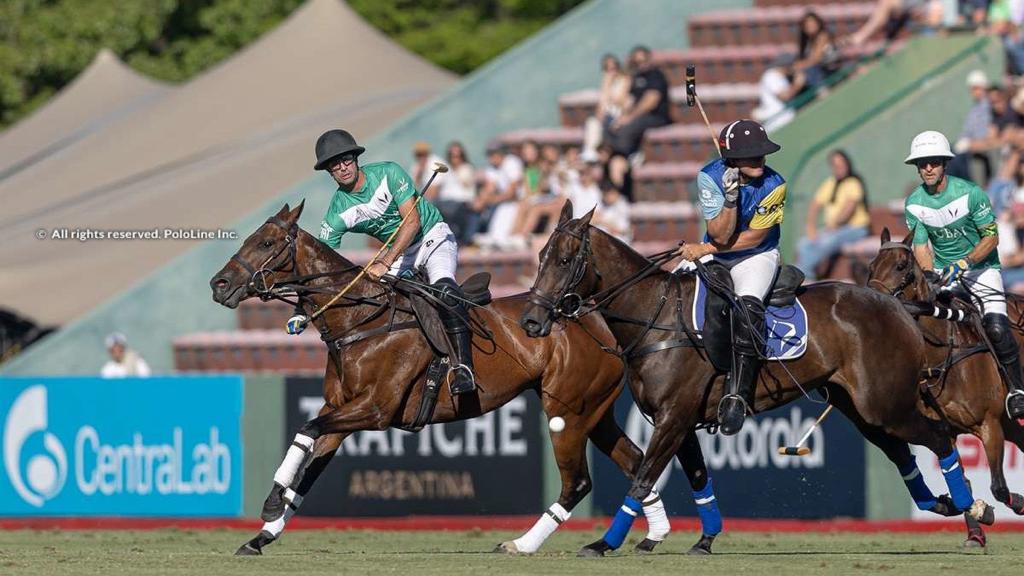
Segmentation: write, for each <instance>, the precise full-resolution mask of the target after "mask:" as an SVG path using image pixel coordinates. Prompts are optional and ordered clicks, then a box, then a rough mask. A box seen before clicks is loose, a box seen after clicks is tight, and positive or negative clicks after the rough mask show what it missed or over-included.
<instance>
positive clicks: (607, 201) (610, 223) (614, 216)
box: [591, 186, 633, 244]
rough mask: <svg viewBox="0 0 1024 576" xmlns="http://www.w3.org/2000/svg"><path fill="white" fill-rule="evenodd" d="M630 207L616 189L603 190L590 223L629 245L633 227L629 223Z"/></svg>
mask: <svg viewBox="0 0 1024 576" xmlns="http://www.w3.org/2000/svg"><path fill="white" fill-rule="evenodd" d="M629 212H630V206H629V201H628V200H626V197H625V196H623V195H622V193H621V192H619V190H618V188H615V187H614V186H608V187H606V188H605V189H604V193H603V195H602V198H601V205H600V206H598V207H597V212H596V213H595V214H594V218H593V220H591V222H592V223H593V224H594V226H597V227H598V228H600V229H601V230H604V231H605V232H607V233H609V234H611V235H612V236H615V237H616V238H618V239H619V240H622V241H623V242H625V243H627V244H629V243H630V242H631V241H632V240H633V227H632V224H631V223H630V221H629Z"/></svg>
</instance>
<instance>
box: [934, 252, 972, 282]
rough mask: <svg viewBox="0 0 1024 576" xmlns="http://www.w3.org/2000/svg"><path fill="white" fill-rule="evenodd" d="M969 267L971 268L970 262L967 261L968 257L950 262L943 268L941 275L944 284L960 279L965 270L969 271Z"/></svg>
mask: <svg viewBox="0 0 1024 576" xmlns="http://www.w3.org/2000/svg"><path fill="white" fill-rule="evenodd" d="M968 268H970V263H969V262H967V259H966V258H961V259H959V260H957V261H956V262H951V263H949V265H947V266H946V267H945V268H943V269H942V274H941V275H940V277H941V278H942V284H943V285H946V286H948V285H950V284H952V283H953V282H955V281H957V280H959V279H960V277H961V276H963V275H964V272H967V269H968Z"/></svg>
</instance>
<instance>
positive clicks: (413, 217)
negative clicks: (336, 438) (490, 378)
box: [313, 130, 476, 394]
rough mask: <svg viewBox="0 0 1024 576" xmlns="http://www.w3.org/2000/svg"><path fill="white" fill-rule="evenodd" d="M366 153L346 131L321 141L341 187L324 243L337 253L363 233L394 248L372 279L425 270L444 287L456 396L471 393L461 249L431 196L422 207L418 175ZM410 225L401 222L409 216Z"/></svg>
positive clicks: (323, 157)
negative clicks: (362, 158) (364, 157)
mask: <svg viewBox="0 0 1024 576" xmlns="http://www.w3.org/2000/svg"><path fill="white" fill-rule="evenodd" d="M365 150H366V149H365V148H363V147H362V146H360V145H358V144H356V141H355V138H353V137H352V135H351V134H349V133H348V132H346V131H345V130H328V131H327V132H324V133H323V134H322V135H321V136H320V138H319V139H317V141H316V164H315V165H314V166H313V168H314V169H316V170H326V171H327V172H328V173H329V174H330V175H331V177H332V178H334V181H335V182H337V184H338V189H337V191H335V192H334V197H333V198H332V199H331V205H330V207H329V208H328V209H327V214H325V215H324V219H323V222H322V223H321V224H320V235H319V238H320V241H321V242H323V243H324V244H327V245H328V246H330V247H331V248H335V249H337V248H338V246H339V245H340V244H341V237H342V236H343V235H344V234H345V233H346V232H359V233H362V234H367V235H369V236H372V237H374V238H376V239H377V240H379V241H381V242H387V241H388V238H390V237H391V234H392V233H393V232H395V230H396V229H397V228H399V226H401V229H399V231H398V233H397V234H396V235H395V238H394V240H393V241H392V242H391V245H390V246H388V247H387V248H386V249H385V250H384V252H383V253H382V254H381V255H380V256H379V257H378V258H377V259H376V260H374V261H373V262H370V263H369V264H368V265H367V266H366V274H367V276H369V277H370V278H372V279H374V280H379V279H380V278H382V277H383V276H384V275H385V274H390V275H392V276H399V277H400V276H404V275H408V274H411V273H412V271H413V270H416V269H423V270H424V271H425V272H426V275H427V279H428V281H429V282H430V283H431V284H432V285H433V286H434V287H435V288H437V292H438V297H439V298H440V299H441V300H443V301H444V303H445V304H446V306H440V307H439V311H440V313H441V320H442V322H443V323H444V328H445V331H446V332H447V333H448V336H449V337H450V339H451V341H452V345H453V347H454V348H455V350H454V352H455V355H456V356H457V358H453V359H452V362H451V365H452V368H451V381H450V382H451V384H450V387H451V392H452V394H465V393H467V392H472V391H473V390H475V388H476V383H475V381H474V378H473V354H472V353H473V348H472V339H473V334H472V332H471V331H470V328H469V313H468V312H467V310H466V305H465V299H464V296H463V294H462V289H461V288H460V287H459V285H458V283H456V282H455V269H456V266H457V265H458V255H459V247H458V245H457V244H456V242H455V235H454V234H453V233H452V231H451V229H450V228H448V225H447V224H445V223H444V220H443V218H442V217H441V213H440V212H439V211H438V210H437V208H436V207H435V206H434V205H433V204H431V203H430V201H428V200H427V199H426V198H421V199H420V200H419V203H418V204H417V202H416V197H417V195H418V194H419V193H418V192H417V191H416V188H415V184H414V183H413V180H412V178H411V177H410V176H409V174H407V173H406V172H405V170H403V169H402V167H401V166H399V165H398V164H395V163H394V162H375V163H373V164H366V165H364V166H361V165H360V164H359V155H360V154H362V153H363V152H365ZM407 216H408V218H407V219H406V222H405V224H401V222H402V219H403V218H406V217H407Z"/></svg>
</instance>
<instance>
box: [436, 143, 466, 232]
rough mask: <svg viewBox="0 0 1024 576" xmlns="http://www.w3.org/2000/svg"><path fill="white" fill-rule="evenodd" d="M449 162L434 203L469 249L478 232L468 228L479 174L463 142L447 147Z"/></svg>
mask: <svg viewBox="0 0 1024 576" xmlns="http://www.w3.org/2000/svg"><path fill="white" fill-rule="evenodd" d="M447 160H448V168H449V172H448V174H446V175H445V179H444V182H443V184H442V185H441V187H440V188H438V190H437V194H436V195H435V197H434V198H433V199H432V200H431V201H432V202H433V203H434V206H437V209H438V210H439V211H440V212H441V215H442V216H444V221H445V222H446V223H447V224H448V226H449V227H451V229H452V232H453V233H454V234H455V238H456V239H457V240H458V242H459V244H463V245H468V244H469V243H470V242H472V240H473V232H475V230H469V229H468V226H467V224H469V223H470V222H469V221H470V217H471V216H470V212H471V211H472V204H473V200H475V199H476V170H474V169H473V165H472V164H470V163H469V158H468V156H467V155H466V148H465V147H464V146H463V145H462V143H461V142H452V143H451V144H449V145H448V153H447Z"/></svg>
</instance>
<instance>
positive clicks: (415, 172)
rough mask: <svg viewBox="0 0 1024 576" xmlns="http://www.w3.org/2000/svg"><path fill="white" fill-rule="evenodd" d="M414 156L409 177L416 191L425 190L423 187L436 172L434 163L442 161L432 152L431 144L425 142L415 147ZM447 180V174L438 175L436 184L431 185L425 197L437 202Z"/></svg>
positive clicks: (418, 143) (435, 179)
mask: <svg viewBox="0 0 1024 576" xmlns="http://www.w3.org/2000/svg"><path fill="white" fill-rule="evenodd" d="M412 155H413V163H412V165H410V166H409V175H410V176H412V181H413V182H414V183H415V184H416V189H417V190H423V187H424V186H426V185H427V180H430V175H431V174H433V172H434V163H435V162H440V161H441V159H440V158H438V157H437V155H436V154H434V153H433V152H432V151H431V149H430V144H428V143H427V142H423V141H420V142H417V143H416V145H415V146H413V149H412ZM445 179H446V175H445V174H438V175H437V177H436V178H434V183H433V184H431V185H430V190H427V191H426V193H425V194H424V197H426V199H427V200H430V201H431V202H433V201H434V200H436V199H437V195H438V191H439V190H440V189H441V187H442V186H444V181H445Z"/></svg>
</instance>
